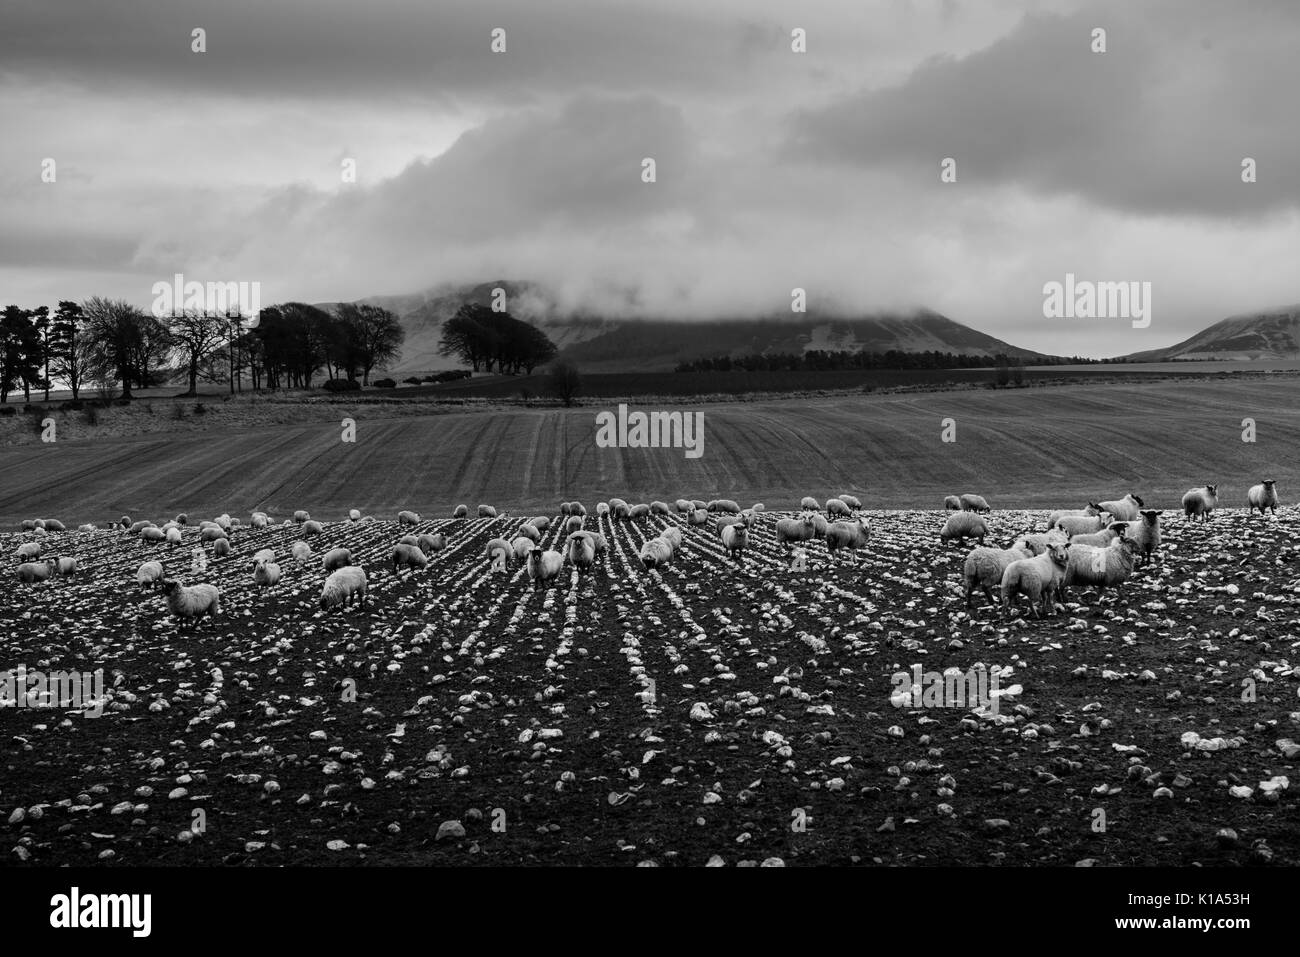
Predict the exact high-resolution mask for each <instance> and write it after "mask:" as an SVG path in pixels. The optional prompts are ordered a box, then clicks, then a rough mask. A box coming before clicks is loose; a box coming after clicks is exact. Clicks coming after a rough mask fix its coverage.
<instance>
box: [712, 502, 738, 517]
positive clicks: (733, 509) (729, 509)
mask: <svg viewBox="0 0 1300 957" xmlns="http://www.w3.org/2000/svg"><path fill="white" fill-rule="evenodd" d="M705 510H706V511H709V512H723V513H725V514H727V515H739V514H740V506H739V505H737V504H736V503H735V502H733V501H732V500H731V499H729V498H719V499H714V500H713V501H712V502H710V503H709V504H708V505H706V506H705Z"/></svg>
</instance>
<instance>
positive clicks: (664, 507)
mask: <svg viewBox="0 0 1300 957" xmlns="http://www.w3.org/2000/svg"><path fill="white" fill-rule="evenodd" d="M670 513H671V509H669V508H668V503H667V502H651V503H650V514H651V515H668V514H670Z"/></svg>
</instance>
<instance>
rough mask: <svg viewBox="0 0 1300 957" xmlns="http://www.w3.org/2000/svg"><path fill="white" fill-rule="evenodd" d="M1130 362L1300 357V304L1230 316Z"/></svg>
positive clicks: (1134, 355) (1135, 356) (1137, 355)
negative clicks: (1173, 343)
mask: <svg viewBox="0 0 1300 957" xmlns="http://www.w3.org/2000/svg"><path fill="white" fill-rule="evenodd" d="M1122 358H1124V359H1127V360H1128V361H1129V362H1166V361H1168V360H1170V359H1300V305H1295V306H1286V307H1284V308H1282V309H1276V310H1273V311H1270V312H1263V313H1253V314H1250V315H1242V316H1230V317H1229V318H1227V319H1223V320H1221V321H1219V322H1216V323H1215V324H1214V325H1212V326H1210V327H1209V328H1207V329H1203V330H1201V331H1200V332H1198V333H1197V334H1196V335H1194V336H1192V337H1190V338H1188V339H1184V340H1183V341H1182V342H1179V343H1176V344H1175V345H1172V346H1168V347H1166V348H1164V349H1149V350H1147V351H1146V352H1134V353H1132V354H1131V355H1127V356H1123V357H1122Z"/></svg>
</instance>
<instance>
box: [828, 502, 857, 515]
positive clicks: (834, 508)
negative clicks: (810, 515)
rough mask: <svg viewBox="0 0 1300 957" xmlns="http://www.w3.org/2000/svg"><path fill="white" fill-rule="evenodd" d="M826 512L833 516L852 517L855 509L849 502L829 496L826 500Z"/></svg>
mask: <svg viewBox="0 0 1300 957" xmlns="http://www.w3.org/2000/svg"><path fill="white" fill-rule="evenodd" d="M826 514H827V515H830V516H832V517H835V516H843V517H844V518H852V517H853V509H851V508H849V505H848V503H847V502H844V501H842V500H840V499H838V498H828V499H827V500H826Z"/></svg>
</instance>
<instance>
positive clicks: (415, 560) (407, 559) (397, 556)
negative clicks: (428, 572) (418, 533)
mask: <svg viewBox="0 0 1300 957" xmlns="http://www.w3.org/2000/svg"><path fill="white" fill-rule="evenodd" d="M392 559H393V571H397V570H398V569H400V568H401V567H402V566H403V565H405V566H406V567H407V568H428V567H429V559H428V558H427V557H425V554H424V552H422V551H420V549H419V548H417V547H416V546H414V545H400V544H399V545H394V546H393V554H392Z"/></svg>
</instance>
